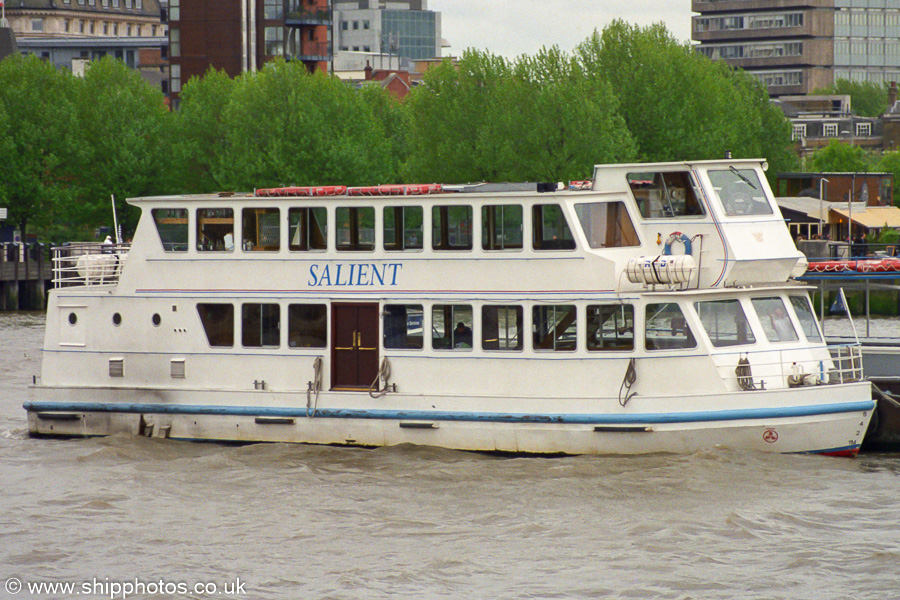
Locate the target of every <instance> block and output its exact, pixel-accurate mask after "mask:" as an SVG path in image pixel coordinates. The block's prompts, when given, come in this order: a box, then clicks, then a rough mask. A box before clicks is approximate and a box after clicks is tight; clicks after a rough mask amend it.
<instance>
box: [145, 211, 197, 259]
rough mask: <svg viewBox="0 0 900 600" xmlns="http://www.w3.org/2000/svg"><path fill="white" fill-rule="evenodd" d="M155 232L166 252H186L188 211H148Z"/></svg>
mask: <svg viewBox="0 0 900 600" xmlns="http://www.w3.org/2000/svg"><path fill="white" fill-rule="evenodd" d="M150 212H151V214H152V215H153V222H154V223H156V232H157V233H158V234H159V241H160V242H162V245H163V250H165V251H166V252H187V249H188V211H187V209H186V208H154V209H153V210H152V211H150Z"/></svg>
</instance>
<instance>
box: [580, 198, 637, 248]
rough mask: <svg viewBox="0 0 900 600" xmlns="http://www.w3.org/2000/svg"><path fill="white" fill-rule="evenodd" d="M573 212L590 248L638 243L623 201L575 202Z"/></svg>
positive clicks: (634, 244) (615, 246)
mask: <svg viewBox="0 0 900 600" xmlns="http://www.w3.org/2000/svg"><path fill="white" fill-rule="evenodd" d="M575 214H576V215H578V220H579V222H580V223H581V229H582V231H584V236H585V237H586V238H587V243H588V245H589V246H590V247H591V248H621V247H623V246H639V245H640V241H639V240H638V236H637V231H635V229H634V223H632V222H631V217H630V216H629V215H628V211H627V210H626V208H625V203H624V202H618V201H616V202H591V203H589V204H576V205H575Z"/></svg>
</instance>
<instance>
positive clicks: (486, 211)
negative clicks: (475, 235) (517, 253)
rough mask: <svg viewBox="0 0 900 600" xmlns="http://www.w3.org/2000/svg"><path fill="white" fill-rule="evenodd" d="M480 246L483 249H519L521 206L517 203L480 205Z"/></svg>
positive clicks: (520, 239)
mask: <svg viewBox="0 0 900 600" xmlns="http://www.w3.org/2000/svg"><path fill="white" fill-rule="evenodd" d="M481 247H482V248H484V249H485V250H521V249H522V207H521V206H519V205H518V204H500V205H495V206H482V207H481Z"/></svg>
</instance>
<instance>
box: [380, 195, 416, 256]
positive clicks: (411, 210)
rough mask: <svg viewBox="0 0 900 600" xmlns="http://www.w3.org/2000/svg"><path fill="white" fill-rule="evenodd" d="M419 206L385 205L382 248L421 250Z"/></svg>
mask: <svg viewBox="0 0 900 600" xmlns="http://www.w3.org/2000/svg"><path fill="white" fill-rule="evenodd" d="M423 216H424V211H423V210H422V207H421V206H386V207H385V209H384V249H385V250H421V249H422V233H423V232H422V220H423Z"/></svg>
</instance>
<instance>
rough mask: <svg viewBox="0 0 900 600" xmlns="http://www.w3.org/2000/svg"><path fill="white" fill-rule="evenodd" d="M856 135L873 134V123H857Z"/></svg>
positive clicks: (866, 135) (865, 135) (867, 135)
mask: <svg viewBox="0 0 900 600" xmlns="http://www.w3.org/2000/svg"><path fill="white" fill-rule="evenodd" d="M856 135H857V136H858V137H869V136H870V135H872V124H871V123H857V124H856Z"/></svg>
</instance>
